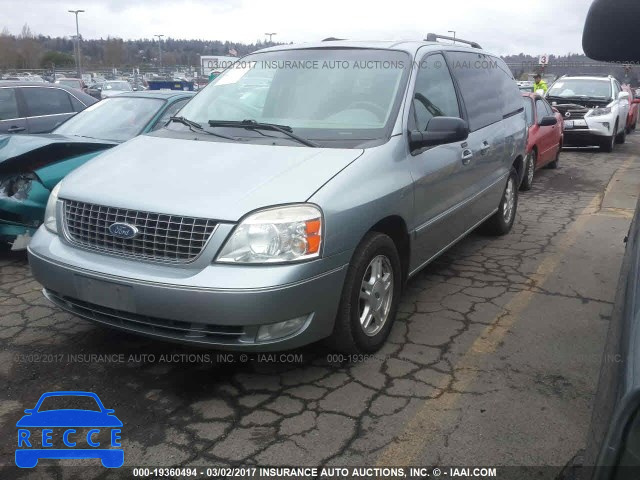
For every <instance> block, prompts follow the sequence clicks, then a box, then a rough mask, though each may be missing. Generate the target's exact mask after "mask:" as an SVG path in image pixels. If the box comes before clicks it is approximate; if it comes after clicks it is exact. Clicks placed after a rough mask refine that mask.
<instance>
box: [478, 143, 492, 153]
mask: <svg viewBox="0 0 640 480" xmlns="http://www.w3.org/2000/svg"><path fill="white" fill-rule="evenodd" d="M490 148H491V145H489V143H488V142H487V141H486V140H485V141H484V142H482V147H480V153H481V154H482V155H484V154H485V153H487V150H489V149H490Z"/></svg>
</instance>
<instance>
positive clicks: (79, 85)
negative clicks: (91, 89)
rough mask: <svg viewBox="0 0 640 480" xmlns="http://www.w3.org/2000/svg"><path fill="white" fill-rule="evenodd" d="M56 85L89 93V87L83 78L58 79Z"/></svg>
mask: <svg viewBox="0 0 640 480" xmlns="http://www.w3.org/2000/svg"><path fill="white" fill-rule="evenodd" d="M55 83H56V84H58V85H64V86H65V87H69V88H75V89H76V90H80V91H81V92H83V93H87V85H86V84H85V83H84V80H82V79H81V78H58V79H57V80H56V82H55Z"/></svg>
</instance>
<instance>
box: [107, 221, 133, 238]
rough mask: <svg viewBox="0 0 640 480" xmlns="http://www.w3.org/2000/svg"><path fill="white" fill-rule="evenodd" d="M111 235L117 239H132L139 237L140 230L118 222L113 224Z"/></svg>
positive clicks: (110, 229) (110, 230)
mask: <svg viewBox="0 0 640 480" xmlns="http://www.w3.org/2000/svg"><path fill="white" fill-rule="evenodd" d="M109 233H110V234H111V235H113V236H114V237H117V238H124V239H131V238H136V237H137V236H138V229H137V228H136V227H134V226H133V225H129V224H128V223H122V222H117V223H113V224H111V226H110V227H109Z"/></svg>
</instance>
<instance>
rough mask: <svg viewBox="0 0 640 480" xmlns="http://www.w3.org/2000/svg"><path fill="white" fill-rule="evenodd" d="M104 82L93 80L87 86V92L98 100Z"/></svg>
mask: <svg viewBox="0 0 640 480" xmlns="http://www.w3.org/2000/svg"><path fill="white" fill-rule="evenodd" d="M103 85H104V82H95V83H93V84H91V85H89V86H88V87H87V93H88V94H89V95H91V96H92V97H93V98H97V99H98V100H101V99H102V94H101V92H102V86H103Z"/></svg>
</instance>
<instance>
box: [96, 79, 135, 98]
mask: <svg viewBox="0 0 640 480" xmlns="http://www.w3.org/2000/svg"><path fill="white" fill-rule="evenodd" d="M98 90H99V92H100V98H108V97H113V96H114V95H120V94H121V93H123V92H133V88H131V85H130V84H129V82H127V81H126V80H109V81H106V82H104V83H103V84H102V85H101V86H100V87H99V88H98Z"/></svg>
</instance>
